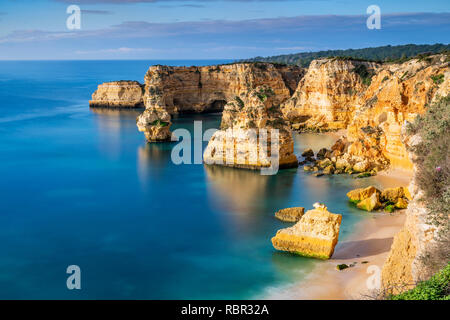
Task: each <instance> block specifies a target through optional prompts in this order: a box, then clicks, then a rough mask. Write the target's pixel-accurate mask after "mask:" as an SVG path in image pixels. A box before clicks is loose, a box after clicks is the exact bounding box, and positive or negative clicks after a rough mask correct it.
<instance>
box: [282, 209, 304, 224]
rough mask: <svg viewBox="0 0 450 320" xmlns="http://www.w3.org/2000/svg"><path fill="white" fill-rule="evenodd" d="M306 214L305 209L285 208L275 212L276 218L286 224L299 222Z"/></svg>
mask: <svg viewBox="0 0 450 320" xmlns="http://www.w3.org/2000/svg"><path fill="white" fill-rule="evenodd" d="M304 213H305V208H303V207H293V208H285V209H281V210H278V211H277V212H275V218H277V219H279V220H281V221H285V222H298V221H299V220H300V219H301V217H302V216H303V214H304Z"/></svg>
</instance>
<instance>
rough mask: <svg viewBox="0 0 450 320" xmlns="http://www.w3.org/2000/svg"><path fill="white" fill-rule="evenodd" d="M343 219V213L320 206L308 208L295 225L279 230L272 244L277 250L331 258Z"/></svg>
mask: <svg viewBox="0 0 450 320" xmlns="http://www.w3.org/2000/svg"><path fill="white" fill-rule="evenodd" d="M341 221H342V215H340V214H334V213H330V212H329V211H328V210H327V208H326V207H325V206H318V207H317V208H315V209H313V210H308V211H307V212H306V213H305V214H304V215H303V216H302V217H301V219H300V220H299V221H298V222H297V223H296V224H295V225H294V226H292V227H290V228H285V229H281V230H278V232H277V234H276V235H275V237H273V238H272V244H273V246H274V248H275V249H277V250H281V251H288V252H292V253H295V254H298V255H301V256H306V257H312V258H319V259H329V258H330V257H331V256H332V255H333V252H334V247H335V246H336V244H337V242H338V238H339V229H340V225H341Z"/></svg>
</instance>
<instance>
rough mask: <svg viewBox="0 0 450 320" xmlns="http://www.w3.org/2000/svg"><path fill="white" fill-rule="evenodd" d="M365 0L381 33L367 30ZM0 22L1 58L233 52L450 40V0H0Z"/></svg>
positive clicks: (210, 56) (217, 56)
mask: <svg viewBox="0 0 450 320" xmlns="http://www.w3.org/2000/svg"><path fill="white" fill-rule="evenodd" d="M70 4H77V5H79V6H80V8H81V10H82V13H81V29H80V30H68V29H67V28H66V19H67V17H68V16H69V15H68V14H67V13H66V8H67V7H68V6H69V5H70ZM372 4H375V5H378V6H379V7H380V9H381V14H382V15H381V29H380V30H369V29H367V27H366V19H367V17H368V15H367V14H366V9H367V7H368V6H369V5H372ZM0 26H1V27H0V59H223V58H230V59H237V58H246V57H253V56H258V55H261V56H268V55H276V54H287V53H295V52H302V51H318V50H327V49H347V48H363V47H371V46H379V45H387V44H391V45H396V44H407V43H417V44H424V43H430V44H431V43H436V42H440V43H449V42H450V41H449V38H450V36H449V35H450V1H448V0H435V1H433V0H430V1H423V0H422V1H417V0H408V1H405V0H396V1H392V0H390V1H380V0H371V1H351V0H315V1H312V0H309V1H308V0H276V1H275V0H197V1H190V0H181V1H176V0H42V1H36V0H35V1H32V0H0Z"/></svg>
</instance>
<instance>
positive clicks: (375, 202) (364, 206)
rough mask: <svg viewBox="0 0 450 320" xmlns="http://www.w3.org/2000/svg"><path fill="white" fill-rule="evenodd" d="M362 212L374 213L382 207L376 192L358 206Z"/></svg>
mask: <svg viewBox="0 0 450 320" xmlns="http://www.w3.org/2000/svg"><path fill="white" fill-rule="evenodd" d="M356 206H357V207H358V208H359V209H361V210H366V211H373V210H376V209H378V208H380V207H381V203H380V199H379V193H377V192H374V193H372V195H371V196H370V197H368V198H366V199H364V200H362V201H360V202H358V204H357V205H356Z"/></svg>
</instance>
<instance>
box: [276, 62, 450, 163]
mask: <svg viewBox="0 0 450 320" xmlns="http://www.w3.org/2000/svg"><path fill="white" fill-rule="evenodd" d="M449 91H450V71H449V58H448V56H447V55H444V54H442V55H435V56H429V57H425V58H421V59H412V60H409V61H407V62H405V63H401V64H391V63H386V64H375V63H368V62H359V61H353V60H348V59H337V58H332V59H320V60H316V61H313V62H312V63H311V66H310V68H309V69H308V71H307V73H306V74H305V76H304V78H303V79H302V80H301V81H300V83H299V85H298V87H297V90H296V92H295V93H294V94H293V96H292V97H291V98H290V99H289V100H287V101H286V102H285V103H283V104H282V110H283V113H284V115H285V117H286V118H287V119H289V121H290V122H291V124H292V127H293V128H294V129H299V130H315V131H322V130H333V129H341V128H345V129H347V135H346V139H347V140H346V142H348V143H347V145H346V148H345V150H344V154H345V156H344V160H345V161H350V162H354V163H355V162H361V161H365V160H367V161H369V162H371V163H372V164H373V165H372V167H376V168H377V169H382V168H384V167H386V166H387V164H388V163H390V165H391V166H392V167H397V168H403V169H408V170H410V169H411V168H412V164H411V162H410V161H409V159H408V156H407V152H406V149H405V146H404V145H403V143H402V141H401V137H400V131H401V127H402V124H403V122H404V121H405V120H407V121H412V120H413V119H414V118H415V117H416V116H417V114H421V113H423V112H424V111H425V108H426V105H427V104H428V103H430V102H432V101H433V100H434V99H436V97H437V96H439V95H440V96H446V95H448V93H449Z"/></svg>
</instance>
